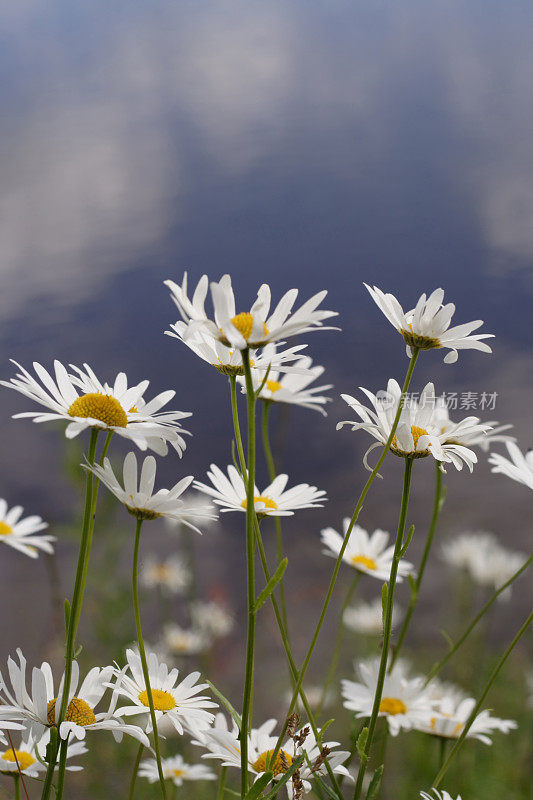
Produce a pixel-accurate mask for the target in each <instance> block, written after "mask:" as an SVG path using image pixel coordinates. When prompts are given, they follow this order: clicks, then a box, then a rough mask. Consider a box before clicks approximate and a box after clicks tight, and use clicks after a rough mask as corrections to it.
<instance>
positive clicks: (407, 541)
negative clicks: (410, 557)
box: [400, 525, 415, 558]
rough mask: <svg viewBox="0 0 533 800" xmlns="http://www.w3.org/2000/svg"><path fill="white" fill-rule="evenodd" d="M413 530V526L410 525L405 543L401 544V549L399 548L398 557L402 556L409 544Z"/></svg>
mask: <svg viewBox="0 0 533 800" xmlns="http://www.w3.org/2000/svg"><path fill="white" fill-rule="evenodd" d="M414 532H415V526H414V525H411V527H410V528H409V530H408V532H407V539H406V540H405V544H403V545H402V549H401V550H400V558H403V557H404V555H405V554H406V552H407V548H408V547H409V545H410V544H411V539H412V538H413V533H414Z"/></svg>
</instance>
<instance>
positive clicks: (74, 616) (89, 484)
mask: <svg viewBox="0 0 533 800" xmlns="http://www.w3.org/2000/svg"><path fill="white" fill-rule="evenodd" d="M98 433H99V431H98V428H91V436H90V439H89V450H88V456H87V461H88V463H89V464H91V465H92V464H94V459H95V455H96V444H97V440H98ZM93 479H94V475H93V473H92V472H91V471H90V470H87V475H86V483H85V508H84V512H83V526H82V531H81V539H80V548H79V551H78V565H77V567H76V578H75V581H74V591H73V593H72V603H71V606H70V615H69V620H68V625H67V637H66V648H65V675H64V679H63V681H64V682H63V694H62V697H61V707H60V710H59V721H58V727H59V725H60V724H61V722H62V721H63V720H64V719H65V714H66V713H67V706H68V696H69V692H70V681H71V678H72V662H73V661H74V649H75V645H76V632H77V628H78V620H79V616H80V612H81V606H82V603H83V589H84V580H83V576H84V573H85V571H86V563H87V562H88V560H89V554H90V532H89V529H90V526H91V513H92V501H93ZM50 741H51V742H52V740H50ZM58 750H59V741H57V742H56V743H55V746H54V747H53V749H52V751H51V753H50V761H49V762H48V769H47V771H46V777H45V780H44V785H43V791H42V795H41V800H49V798H50V793H51V791H52V779H53V777H54V769H55V765H56V761H57V753H58ZM56 797H57V800H61V794H60V793H59V792H58V793H57V795H56Z"/></svg>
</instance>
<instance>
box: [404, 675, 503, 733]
mask: <svg viewBox="0 0 533 800" xmlns="http://www.w3.org/2000/svg"><path fill="white" fill-rule="evenodd" d="M429 688H430V687H429V686H428V689H429ZM475 705H476V701H475V700H474V698H472V697H467V698H462V699H460V700H459V701H457V697H456V696H455V695H454V694H451V695H449V696H448V695H444V696H443V697H441V698H440V700H438V701H437V703H436V705H435V710H436V712H438V713H436V714H435V715H430V716H429V718H427V719H420V720H418V721H417V722H416V723H415V725H414V726H413V727H414V728H415V729H416V730H418V731H422V732H423V733H428V734H430V735H432V736H440V737H444V738H446V739H458V738H459V736H460V735H461V733H462V732H463V728H464V726H465V723H466V722H467V720H468V718H469V716H470V714H471V713H472V710H473V708H474V706H475ZM517 727H518V725H517V723H516V722H515V721H514V719H499V718H498V717H493V716H491V713H490V711H488V710H485V711H480V713H479V714H478V715H477V716H476V718H475V719H474V722H473V723H472V725H471V727H470V728H469V730H468V733H467V734H466V738H467V739H479V741H480V742H483V744H492V739H491V738H490V737H491V735H492V733H494V731H500V732H501V733H509V731H512V730H514V729H515V728H517Z"/></svg>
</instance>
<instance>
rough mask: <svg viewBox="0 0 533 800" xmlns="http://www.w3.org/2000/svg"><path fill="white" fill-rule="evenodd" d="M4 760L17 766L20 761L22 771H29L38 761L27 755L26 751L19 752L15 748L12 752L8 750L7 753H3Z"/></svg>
mask: <svg viewBox="0 0 533 800" xmlns="http://www.w3.org/2000/svg"><path fill="white" fill-rule="evenodd" d="M15 756H16V758H15ZM2 758H3V759H4V761H9V762H10V764H16V762H17V761H18V764H19V767H20V768H21V770H25V769H28V767H31V765H32V764H35V762H36V761H37V759H36V758H34V757H33V756H32V755H31V754H30V753H27V752H26V751H25V750H17V749H16V748H15V749H14V750H13V748H11V750H6V752H5V753H2Z"/></svg>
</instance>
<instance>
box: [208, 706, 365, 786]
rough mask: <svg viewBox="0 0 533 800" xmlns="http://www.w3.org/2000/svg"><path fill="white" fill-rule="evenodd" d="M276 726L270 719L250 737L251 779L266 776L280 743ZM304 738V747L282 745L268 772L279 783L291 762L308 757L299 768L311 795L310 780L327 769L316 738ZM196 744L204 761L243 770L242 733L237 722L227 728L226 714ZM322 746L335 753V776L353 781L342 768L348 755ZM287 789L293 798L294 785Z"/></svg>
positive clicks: (331, 746) (332, 763)
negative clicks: (240, 735) (202, 754)
mask: <svg viewBox="0 0 533 800" xmlns="http://www.w3.org/2000/svg"><path fill="white" fill-rule="evenodd" d="M276 725H277V721H276V720H275V719H269V720H267V721H266V722H264V723H263V724H262V725H260V726H259V728H252V730H251V731H250V733H249V735H248V769H249V771H250V772H251V773H252V775H255V776H257V777H260V776H261V775H263V774H264V773H265V772H266V767H267V763H269V762H270V759H271V758H272V756H273V754H274V749H275V747H276V744H277V741H278V737H277V736H276V735H274V733H273V732H274V729H275V728H276ZM299 734H301V731H298V732H296V734H295V737H297V736H298V735H299ZM302 738H304V741H303V743H302V744H300V745H299V746H296V747H295V745H294V742H293V740H291V739H290V738H288V739H287V740H286V741H285V742H284V743H282V745H281V748H280V750H279V752H278V754H277V756H276V758H275V760H274V762H273V763H269V770H270V771H271V772H272V773H273V778H274V780H279V779H280V778H282V777H283V775H284V774H285V772H286V771H287V770H288V768H289V767H290V765H291V764H292V762H293V761H294V760H295V759H296V758H298V756H300V755H301V754H304V753H305V754H306V758H305V759H304V762H303V764H302V766H301V767H300V778H301V781H302V783H303V786H304V791H305V792H309V791H310V790H311V783H310V780H311V779H312V777H313V774H318V775H324V774H325V773H326V766H325V763H324V761H323V760H322V762H321V763H319V762H317V759H319V756H320V754H321V747H320V746H319V745H318V744H317V742H316V740H315V737H314V736H313V734H312V733H308V734H307V736H305V737H303V736H302ZM194 744H197V745H199V746H200V747H203V748H204V749H205V750H207V751H208V752H207V753H206V754H205V755H204V756H203V757H204V758H216V759H219V760H220V761H222V766H226V767H236V768H237V769H240V767H241V744H240V740H239V731H238V728H237V726H236V725H235V723H234V722H233V724H232V727H231V728H230V727H229V726H228V724H227V722H226V720H225V717H224V715H223V714H217V716H216V719H215V723H214V725H213V726H212V727H211V728H209V729H208V730H206V731H204V732H203V734H202V736H201V737H199V739H198V741H196V742H194ZM321 746H322V747H323V748H327V749H328V750H329V751H332V752H329V753H328V755H327V760H328V762H329V766H330V767H331V769H332V770H333V772H334V773H335V774H337V775H343V776H344V777H346V778H350V777H351V776H350V775H349V773H348V770H347V769H346V767H343V766H342V764H343V762H344V761H346V759H347V758H348V756H349V753H348V752H347V751H334V748H335V747H337V746H338V742H322V745H321ZM315 763H316V764H317V768H316V770H315V773H313V769H312V767H313V765H314V764H315ZM309 764H311V767H309ZM286 786H287V789H288V791H289V796H291V788H292V784H291V781H289V782H288V783H287V784H286Z"/></svg>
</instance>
